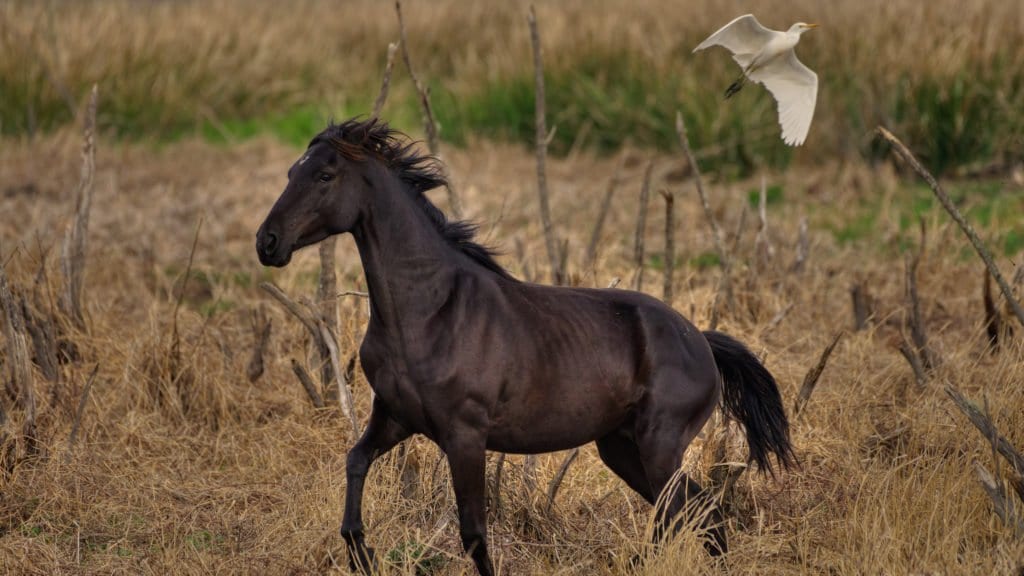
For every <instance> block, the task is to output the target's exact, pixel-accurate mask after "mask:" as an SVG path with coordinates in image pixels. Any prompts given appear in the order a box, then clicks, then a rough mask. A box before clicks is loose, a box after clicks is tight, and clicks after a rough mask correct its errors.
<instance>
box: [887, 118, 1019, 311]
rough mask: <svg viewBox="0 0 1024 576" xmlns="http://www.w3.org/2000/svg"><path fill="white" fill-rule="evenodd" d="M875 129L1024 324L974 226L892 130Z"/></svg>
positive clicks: (1011, 296) (1008, 287)
mask: <svg viewBox="0 0 1024 576" xmlns="http://www.w3.org/2000/svg"><path fill="white" fill-rule="evenodd" d="M877 130H878V133H879V134H880V135H881V136H882V137H883V138H885V139H886V140H888V141H889V143H891V144H892V146H893V148H894V149H895V150H896V152H897V154H899V156H900V157H902V158H903V159H904V160H905V161H906V162H907V163H908V164H910V166H911V167H912V168H913V169H914V170H915V171H916V172H917V173H918V174H919V175H920V176H921V178H923V179H924V181H925V182H927V183H928V186H929V187H930V188H931V189H932V192H933V193H934V194H935V197H936V198H938V200H939V203H940V204H942V207H943V208H945V209H946V212H949V215H950V216H952V217H953V220H954V221H955V222H956V223H957V225H958V226H960V230H962V231H963V233H964V234H965V235H966V236H967V239H968V240H970V242H971V245H972V246H973V247H974V250H975V251H976V252H977V253H978V256H980V257H981V260H982V261H983V262H984V263H985V266H986V267H987V268H988V271H989V273H990V274H992V277H993V278H995V280H996V284H998V285H999V289H1000V290H1001V291H1002V293H1003V297H1004V298H1006V301H1007V303H1009V305H1010V308H1011V309H1012V310H1013V314H1014V315H1015V316H1016V317H1017V321H1018V322H1020V324H1021V326H1024V308H1021V305H1020V302H1018V301H1017V299H1016V298H1014V296H1013V290H1012V289H1011V288H1010V285H1009V284H1007V282H1006V279H1005V278H1003V275H1002V274H1001V273H1000V272H999V267H998V266H996V263H995V261H994V260H993V259H992V254H991V252H989V250H988V248H987V247H986V246H985V244H984V242H982V241H981V238H980V237H979V236H978V233H977V232H975V231H974V227H973V226H971V224H970V223H969V222H967V219H966V218H964V215H963V214H961V213H960V210H959V209H957V207H956V205H955V204H953V201H952V200H951V199H950V197H949V195H948V194H946V191H945V190H944V189H943V188H942V186H940V185H939V183H938V181H936V180H935V177H934V176H932V175H931V173H930V172H928V170H927V169H926V168H925V167H924V166H922V165H921V163H920V162H918V160H917V158H916V157H915V156H914V154H913V153H912V152H911V151H910V150H909V149H908V148H907V147H906V146H905V145H904V144H903V142H901V141H900V139H899V138H897V137H896V136H894V135H893V134H892V132H889V131H888V130H886V129H885V128H883V127H881V126H879V127H878V129H877Z"/></svg>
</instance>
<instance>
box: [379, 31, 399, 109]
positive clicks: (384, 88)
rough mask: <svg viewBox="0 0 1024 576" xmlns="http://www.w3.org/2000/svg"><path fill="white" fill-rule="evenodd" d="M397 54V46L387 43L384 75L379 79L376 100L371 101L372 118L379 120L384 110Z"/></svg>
mask: <svg viewBox="0 0 1024 576" xmlns="http://www.w3.org/2000/svg"><path fill="white" fill-rule="evenodd" d="M397 53H398V44H396V43H395V42H389V43H388V59H387V62H386V63H385V64H384V75H383V76H382V77H381V79H380V91H378V92H377V99H376V100H374V101H373V117H374V118H380V113H381V111H382V110H384V103H385V102H387V100H388V89H389V88H390V87H391V71H392V70H393V69H394V67H395V54H397Z"/></svg>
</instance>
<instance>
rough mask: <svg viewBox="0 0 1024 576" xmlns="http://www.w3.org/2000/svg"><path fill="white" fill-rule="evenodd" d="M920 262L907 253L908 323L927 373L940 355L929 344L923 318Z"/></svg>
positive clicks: (916, 349)
mask: <svg viewBox="0 0 1024 576" xmlns="http://www.w3.org/2000/svg"><path fill="white" fill-rule="evenodd" d="M919 262H920V258H919V257H918V256H910V255H907V257H906V277H907V305H908V306H909V308H910V313H909V314H908V315H907V319H906V323H907V327H908V328H910V337H911V339H912V342H913V344H914V352H915V353H916V354H917V355H918V356H919V357H920V359H921V366H922V367H923V368H924V370H925V372H926V373H927V372H931V371H932V370H934V369H935V367H936V366H937V365H938V355H937V354H936V353H935V351H934V350H932V349H931V347H930V346H929V345H928V333H927V332H925V329H924V321H923V320H922V318H921V299H920V298H919V297H918V294H917V265H918V263H919Z"/></svg>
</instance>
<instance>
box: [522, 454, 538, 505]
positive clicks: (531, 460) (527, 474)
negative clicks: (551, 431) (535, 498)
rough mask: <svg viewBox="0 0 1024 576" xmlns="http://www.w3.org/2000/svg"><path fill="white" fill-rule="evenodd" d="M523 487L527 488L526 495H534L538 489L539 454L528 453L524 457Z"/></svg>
mask: <svg viewBox="0 0 1024 576" xmlns="http://www.w3.org/2000/svg"><path fill="white" fill-rule="evenodd" d="M523 487H525V488H526V495H527V496H532V495H533V492H534V491H535V490H536V489H537V455H536V454H527V455H526V457H525V458H523Z"/></svg>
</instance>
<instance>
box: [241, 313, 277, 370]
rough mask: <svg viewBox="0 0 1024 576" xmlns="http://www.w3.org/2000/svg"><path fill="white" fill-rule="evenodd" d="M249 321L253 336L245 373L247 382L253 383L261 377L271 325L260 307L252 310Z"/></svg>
mask: <svg viewBox="0 0 1024 576" xmlns="http://www.w3.org/2000/svg"><path fill="white" fill-rule="evenodd" d="M250 321H251V323H252V336H253V346H252V357H251V358H249V363H248V364H247V365H246V369H245V373H246V376H247V377H248V378H249V382H255V381H257V380H259V378H260V376H262V375H263V355H264V354H265V353H266V351H267V344H268V343H269V342H270V329H271V326H272V324H271V322H270V319H269V318H267V313H266V311H264V310H263V306H262V305H261V306H259V307H258V308H255V309H253V311H252V317H251V319H250Z"/></svg>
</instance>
